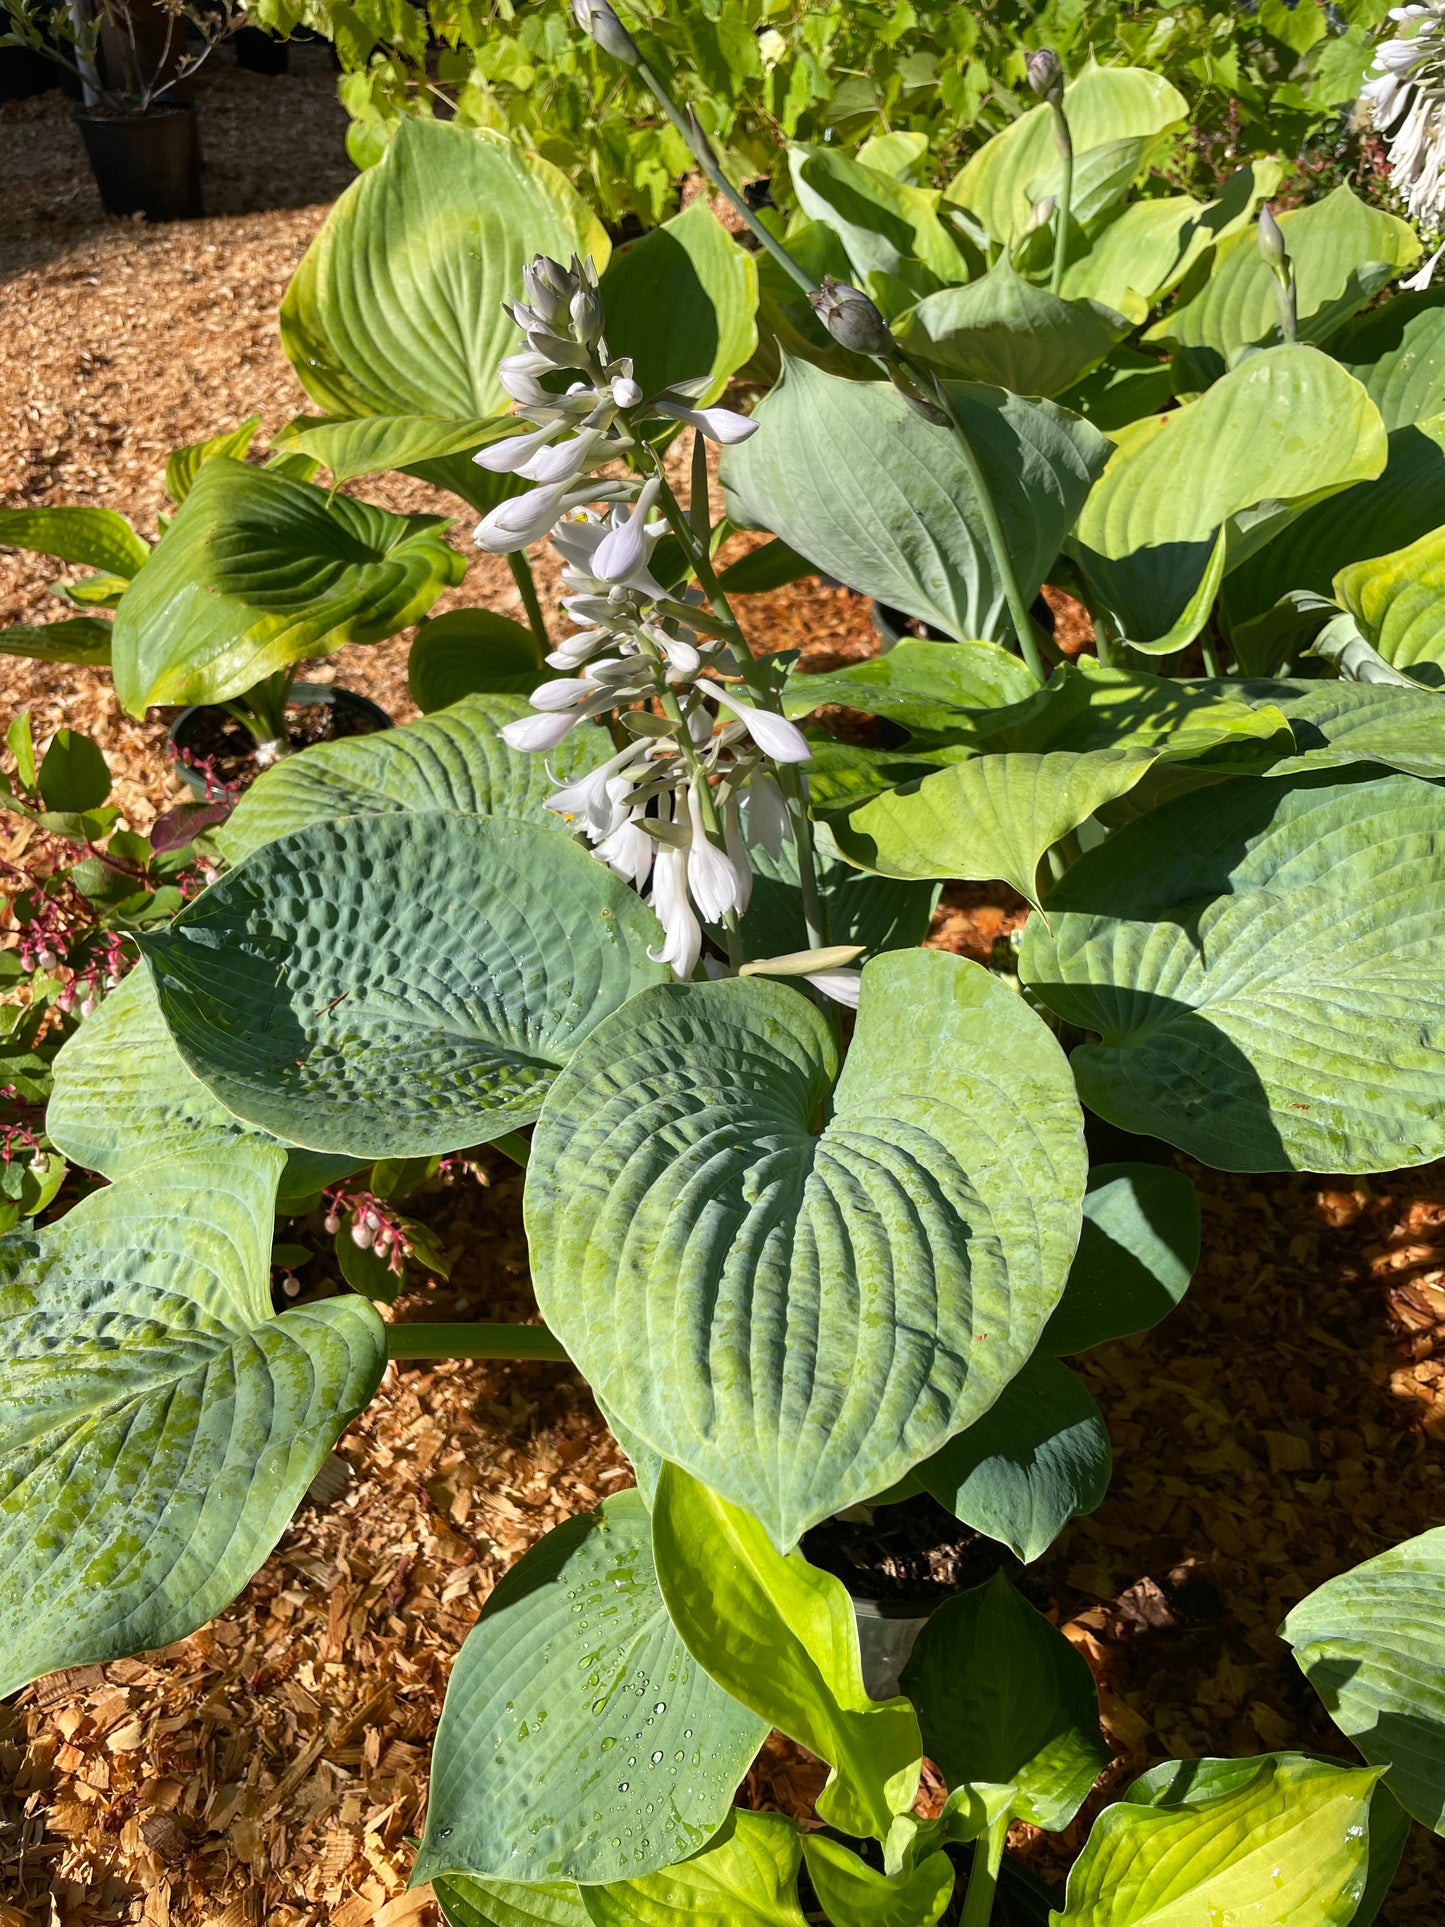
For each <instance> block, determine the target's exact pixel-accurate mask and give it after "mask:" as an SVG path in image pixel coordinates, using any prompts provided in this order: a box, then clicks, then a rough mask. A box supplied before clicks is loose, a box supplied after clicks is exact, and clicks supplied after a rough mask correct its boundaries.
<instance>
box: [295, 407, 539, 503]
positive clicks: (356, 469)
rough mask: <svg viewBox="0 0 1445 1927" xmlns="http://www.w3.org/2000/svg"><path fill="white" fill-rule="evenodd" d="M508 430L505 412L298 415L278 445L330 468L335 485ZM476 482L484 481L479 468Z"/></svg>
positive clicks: (466, 449)
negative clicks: (352, 415) (490, 414)
mask: <svg viewBox="0 0 1445 1927" xmlns="http://www.w3.org/2000/svg"><path fill="white" fill-rule="evenodd" d="M511 432H512V421H511V417H510V416H507V415H500V416H487V417H477V416H471V415H360V416H357V417H355V418H351V417H345V416H341V417H327V416H324V415H316V416H310V415H298V416H297V417H296V418H295V420H293V421H291V422H289V423H288V424H287V426H286V428H285V430H284V432H283V433H282V434H281V435H279V436H278V437H277V441H278V443H279V445H280V446H281V447H282V448H283V449H286V450H288V451H295V452H297V453H299V454H302V455H309V456H310V457H311V458H312V460H313V461H317V462H319V463H320V464H321V465H322V467H323V468H329V469H330V471H331V476H332V480H333V481H334V482H336V483H337V484H338V485H339V484H340V483H342V482H350V481H354V480H355V478H356V477H357V476H359V475H375V474H377V473H379V472H380V471H381V470H382V469H387V468H401V469H411V468H415V467H416V466H417V465H418V464H420V463H422V462H436V461H441V460H443V459H444V458H445V457H447V456H449V455H457V454H461V453H466V454H471V453H473V452H474V451H475V450H476V449H478V448H481V447H482V446H484V444H486V443H487V442H494V441H497V440H499V439H500V438H501V437H502V436H503V435H507V434H510V433H511ZM477 485H478V486H479V487H482V488H485V487H486V486H487V478H486V477H485V476H484V475H483V474H482V472H481V471H480V470H478V471H477ZM498 499H500V497H499V498H498Z"/></svg>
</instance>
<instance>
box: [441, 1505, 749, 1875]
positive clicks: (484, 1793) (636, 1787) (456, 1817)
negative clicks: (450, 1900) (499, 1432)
mask: <svg viewBox="0 0 1445 1927" xmlns="http://www.w3.org/2000/svg"><path fill="white" fill-rule="evenodd" d="M651 1535H652V1526H651V1521H650V1520H649V1518H648V1513H647V1507H646V1506H645V1505H644V1503H643V1500H642V1495H641V1494H640V1493H638V1492H635V1491H634V1492H622V1493H619V1494H618V1495H617V1496H616V1497H615V1498H612V1499H608V1500H607V1501H606V1502H605V1503H604V1504H603V1506H602V1508H601V1510H600V1511H598V1512H595V1513H589V1514H584V1515H582V1516H580V1517H578V1518H573V1519H569V1520H567V1521H566V1523H565V1524H563V1525H560V1526H558V1527H557V1528H556V1529H555V1530H554V1531H552V1532H549V1533H548V1534H547V1536H546V1538H545V1539H543V1540H541V1541H540V1542H539V1543H538V1544H537V1545H535V1546H533V1548H532V1549H531V1551H530V1552H528V1553H527V1554H526V1555H525V1557H524V1558H522V1559H521V1560H520V1561H519V1562H518V1563H517V1564H516V1565H515V1566H513V1568H512V1570H511V1571H510V1572H509V1573H508V1574H507V1576H506V1578H505V1579H503V1580H502V1581H501V1583H500V1585H498V1587H497V1588H496V1590H495V1592H493V1593H492V1595H491V1597H490V1598H489V1599H488V1601H487V1603H486V1605H485V1606H484V1607H483V1609H482V1616H481V1618H480V1619H479V1620H478V1621H477V1624H476V1625H475V1627H474V1628H473V1629H472V1631H471V1633H470V1634H469V1635H468V1637H467V1641H466V1644H465V1645H464V1646H463V1647H462V1650H461V1653H460V1655H459V1657H458V1659H457V1663H456V1666H455V1667H454V1668H453V1671H452V1676H451V1679H450V1681H449V1682H448V1685H447V1697H446V1705H445V1707H444V1708H443V1710H442V1718H441V1725H440V1727H439V1728H438V1729H437V1739H436V1748H435V1751H434V1753H433V1756H432V1780H431V1792H430V1795H429V1796H428V1801H427V1822H426V1838H425V1840H424V1841H423V1843H422V1848H421V1853H420V1855H419V1856H418V1859H417V1864H416V1867H415V1869H414V1872H413V1878H414V1879H416V1880H429V1879H431V1878H432V1877H433V1876H435V1875H437V1874H446V1875H452V1874H474V1875H477V1876H479V1877H481V1878H484V1879H485V1878H488V1877H491V1878H505V1879H508V1880H523V1881H526V1880H559V1879H561V1880H580V1881H590V1882H599V1881H608V1880H627V1879H634V1878H636V1877H637V1876H639V1875H642V1874H649V1873H656V1872H657V1871H658V1870H659V1869H661V1868H663V1867H668V1866H670V1865H671V1864H672V1863H673V1861H675V1860H683V1859H686V1858H687V1856H688V1855H689V1854H692V1853H696V1852H697V1850H698V1849H699V1848H700V1847H703V1846H705V1845H706V1844H707V1842H708V1841H709V1840H710V1839H711V1838H712V1836H713V1835H714V1834H715V1833H716V1832H717V1830H718V1828H719V1827H720V1826H722V1824H723V1822H724V1821H725V1820H726V1819H727V1817H728V1815H729V1813H730V1812H731V1810H732V1801H733V1794H734V1793H735V1792H736V1791H737V1787H738V1783H739V1781H741V1779H742V1777H743V1775H744V1774H745V1773H746V1772H747V1770H748V1768H749V1767H750V1766H751V1765H752V1762H753V1758H754V1755H755V1754H756V1753H757V1750H758V1748H759V1747H760V1746H761V1745H762V1743H763V1740H764V1739H765V1738H766V1737H767V1730H768V1729H767V1723H766V1722H765V1721H764V1720H762V1719H760V1718H759V1717H758V1716H757V1714H756V1713H753V1712H750V1711H749V1710H748V1709H747V1708H746V1707H744V1706H741V1705H739V1704H738V1702H737V1701H736V1700H734V1699H730V1698H729V1697H728V1695H727V1694H726V1693H725V1692H724V1691H723V1689H722V1687H721V1686H718V1685H716V1684H715V1683H714V1681H713V1680H712V1679H711V1678H710V1677H709V1676H708V1674H707V1673H706V1672H704V1670H703V1668H702V1667H701V1666H700V1665H699V1664H698V1662H697V1661H696V1660H695V1659H694V1658H693V1657H692V1655H691V1654H690V1653H689V1652H688V1650H687V1648H686V1647H685V1646H684V1644H683V1642H682V1640H681V1639H680V1638H679V1637H678V1635H677V1633H676V1632H675V1631H674V1629H673V1626H672V1623H671V1621H670V1620H669V1619H668V1616H667V1609H666V1607H665V1606H664V1605H663V1603H662V1594H661V1592H660V1591H659V1590H658V1585H657V1576H656V1574H655V1572H654V1570H653V1564H652V1545H651Z"/></svg>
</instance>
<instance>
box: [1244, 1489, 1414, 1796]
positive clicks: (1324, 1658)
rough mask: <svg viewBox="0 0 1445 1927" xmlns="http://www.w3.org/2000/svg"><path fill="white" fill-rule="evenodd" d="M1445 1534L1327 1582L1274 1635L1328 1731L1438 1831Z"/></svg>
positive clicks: (1408, 1542)
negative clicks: (1339, 1734) (1285, 1646)
mask: <svg viewBox="0 0 1445 1927" xmlns="http://www.w3.org/2000/svg"><path fill="white" fill-rule="evenodd" d="M1442 1600H1445V1526H1437V1527H1436V1528H1435V1530H1434V1531H1433V1532H1422V1533H1421V1534H1420V1536H1419V1537H1418V1538H1416V1539H1407V1540H1405V1542H1404V1544H1403V1545H1398V1546H1392V1547H1391V1548H1390V1550H1389V1551H1388V1552H1382V1553H1381V1554H1380V1555H1379V1557H1378V1558H1376V1559H1367V1560H1366V1561H1365V1563H1364V1564H1363V1565H1362V1566H1355V1567H1353V1568H1352V1569H1351V1570H1350V1571H1349V1572H1342V1573H1340V1574H1339V1576H1338V1577H1337V1578H1335V1579H1327V1580H1326V1581H1325V1583H1324V1585H1322V1586H1320V1587H1318V1588H1317V1589H1316V1590H1315V1591H1314V1592H1312V1593H1311V1594H1310V1595H1309V1597H1308V1598H1307V1599H1303V1600H1301V1601H1300V1603H1299V1605H1298V1606H1296V1607H1295V1609H1294V1611H1293V1612H1291V1613H1290V1615H1289V1617H1288V1618H1287V1619H1286V1620H1285V1622H1284V1624H1283V1625H1282V1626H1281V1627H1280V1629H1279V1631H1280V1637H1281V1639H1287V1640H1288V1641H1289V1643H1290V1645H1291V1646H1292V1647H1293V1648H1294V1656H1295V1658H1296V1659H1297V1660H1298V1662H1299V1664H1300V1666H1301V1668H1302V1669H1303V1671H1304V1674H1305V1677H1306V1678H1307V1679H1308V1680H1309V1682H1310V1684H1311V1686H1313V1687H1314V1689H1315V1691H1316V1692H1317V1693H1318V1694H1319V1696H1320V1698H1321V1699H1322V1700H1323V1701H1324V1703H1325V1710H1326V1711H1327V1712H1328V1714H1329V1716H1330V1718H1331V1719H1332V1720H1333V1721H1334V1722H1335V1725H1336V1726H1338V1727H1339V1728H1341V1730H1342V1731H1343V1732H1346V1733H1348V1734H1349V1736H1350V1738H1351V1739H1352V1740H1353V1741H1354V1742H1355V1745H1356V1746H1357V1747H1358V1748H1359V1749H1360V1751H1361V1752H1362V1753H1363V1754H1364V1756H1365V1758H1366V1759H1367V1760H1369V1761H1370V1762H1371V1763H1372V1764H1373V1765H1375V1766H1380V1767H1386V1768H1388V1769H1389V1771H1388V1776H1387V1781H1386V1784H1387V1785H1388V1786H1389V1787H1390V1789H1391V1791H1392V1792H1393V1793H1394V1795H1395V1798H1396V1799H1397V1800H1398V1801H1399V1802H1400V1804H1401V1805H1402V1806H1403V1807H1404V1808H1405V1810H1406V1811H1407V1812H1408V1813H1411V1814H1413V1815H1414V1817H1415V1818H1416V1819H1417V1820H1418V1821H1419V1822H1420V1823H1421V1825H1422V1826H1427V1827H1430V1828H1432V1829H1433V1830H1434V1831H1435V1832H1436V1833H1445V1613H1442V1610H1441V1602H1442Z"/></svg>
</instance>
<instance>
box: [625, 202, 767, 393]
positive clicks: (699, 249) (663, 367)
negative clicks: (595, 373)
mask: <svg viewBox="0 0 1445 1927" xmlns="http://www.w3.org/2000/svg"><path fill="white" fill-rule="evenodd" d="M601 293H602V303H603V306H604V308H605V309H606V311H607V346H608V348H609V349H610V350H611V352H612V353H613V354H614V355H628V356H630V357H631V360H632V364H633V374H634V375H635V376H636V378H637V380H638V381H639V382H640V383H641V385H642V387H643V389H644V390H645V391H646V393H647V394H649V395H655V394H656V393H657V392H658V390H659V389H661V388H668V387H670V386H671V385H672V383H673V382H675V381H691V380H692V379H693V378H694V377H695V376H697V375H709V376H711V380H710V382H709V384H708V388H707V391H706V395H705V397H704V400H705V401H715V400H716V399H717V397H718V396H719V395H720V394H721V393H722V391H723V389H724V388H725V387H726V386H727V382H728V377H729V376H730V375H732V374H734V373H735V372H736V371H737V370H738V369H739V368H741V367H742V365H743V363H744V362H745V361H746V360H747V358H748V356H749V355H750V354H752V352H753V350H754V348H756V346H757V343H758V326H757V309H758V269H757V263H756V261H755V260H754V258H753V256H752V255H751V254H749V253H748V252H747V250H746V249H745V248H742V247H739V245H738V243H737V242H736V241H735V240H734V239H733V237H732V235H730V234H729V233H728V231H727V229H726V228H725V227H724V226H723V225H722V223H721V221H719V220H718V218H717V216H716V215H715V214H714V213H713V211H712V209H711V208H710V207H709V206H708V204H707V202H706V201H694V202H693V204H692V206H691V207H688V208H685V209H684V210H683V212H682V213H681V214H675V215H674V216H673V218H672V219H671V220H670V221H664V222H663V224H662V226H661V227H655V228H653V229H652V230H651V231H650V232H649V233H647V234H644V235H642V236H641V237H640V238H639V239H638V240H635V241H629V242H627V243H625V244H624V245H623V246H622V247H620V248H618V250H617V251H616V253H615V254H614V255H613V256H612V259H611V261H610V262H609V263H608V266H607V272H606V274H605V275H604V276H603V277H602V288H601Z"/></svg>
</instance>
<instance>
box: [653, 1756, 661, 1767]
mask: <svg viewBox="0 0 1445 1927" xmlns="http://www.w3.org/2000/svg"><path fill="white" fill-rule="evenodd" d="M652 1764H653V1765H654V1766H661V1765H662V1755H661V1754H660V1753H654V1754H653V1756H652Z"/></svg>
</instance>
